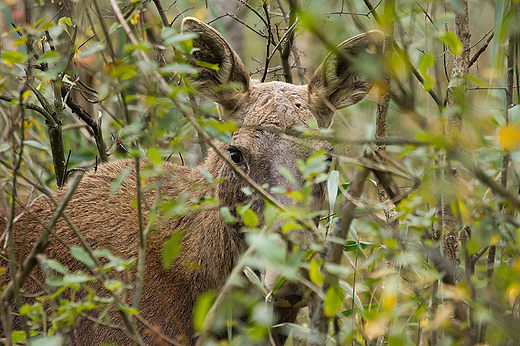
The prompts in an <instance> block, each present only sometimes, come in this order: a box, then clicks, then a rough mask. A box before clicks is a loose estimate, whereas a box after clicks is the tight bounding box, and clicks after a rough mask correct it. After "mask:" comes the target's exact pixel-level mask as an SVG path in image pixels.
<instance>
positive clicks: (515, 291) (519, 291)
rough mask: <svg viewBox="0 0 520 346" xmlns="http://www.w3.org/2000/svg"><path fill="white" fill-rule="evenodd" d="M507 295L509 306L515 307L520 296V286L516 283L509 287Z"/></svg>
mask: <svg viewBox="0 0 520 346" xmlns="http://www.w3.org/2000/svg"><path fill="white" fill-rule="evenodd" d="M506 294H507V300H508V301H509V304H511V305H514V304H515V302H516V298H517V297H518V296H519V295H520V285H519V284H518V283H516V282H515V283H513V284H511V285H509V287H508V288H507V289H506Z"/></svg>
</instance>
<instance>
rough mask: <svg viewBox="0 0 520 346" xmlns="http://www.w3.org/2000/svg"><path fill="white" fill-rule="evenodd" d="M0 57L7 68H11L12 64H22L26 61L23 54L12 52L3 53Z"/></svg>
mask: <svg viewBox="0 0 520 346" xmlns="http://www.w3.org/2000/svg"><path fill="white" fill-rule="evenodd" d="M0 56H1V57H2V60H3V61H4V62H5V63H6V64H8V65H9V66H12V64H23V63H25V62H26V61H27V57H26V56H25V54H22V53H20V52H15V51H12V50H6V51H3V52H2V54H1V55H0Z"/></svg>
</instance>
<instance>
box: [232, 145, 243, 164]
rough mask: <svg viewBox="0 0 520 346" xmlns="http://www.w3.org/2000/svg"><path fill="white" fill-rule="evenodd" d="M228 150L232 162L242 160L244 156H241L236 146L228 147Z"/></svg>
mask: <svg viewBox="0 0 520 346" xmlns="http://www.w3.org/2000/svg"><path fill="white" fill-rule="evenodd" d="M228 151H229V153H230V156H231V161H233V162H234V163H241V162H242V161H244V157H243V156H242V153H241V152H240V150H238V149H237V148H235V147H230V148H229V149H228Z"/></svg>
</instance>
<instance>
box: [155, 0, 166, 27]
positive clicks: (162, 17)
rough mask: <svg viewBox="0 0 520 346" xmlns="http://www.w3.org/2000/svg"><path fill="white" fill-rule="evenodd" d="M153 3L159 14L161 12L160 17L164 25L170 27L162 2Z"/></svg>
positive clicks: (157, 0) (156, 0)
mask: <svg viewBox="0 0 520 346" xmlns="http://www.w3.org/2000/svg"><path fill="white" fill-rule="evenodd" d="M153 3H154V4H155V7H156V8H157V12H159V15H160V16H161V20H162V22H163V25H164V26H170V24H168V17H166V13H165V12H164V8H163V7H162V4H161V0H153Z"/></svg>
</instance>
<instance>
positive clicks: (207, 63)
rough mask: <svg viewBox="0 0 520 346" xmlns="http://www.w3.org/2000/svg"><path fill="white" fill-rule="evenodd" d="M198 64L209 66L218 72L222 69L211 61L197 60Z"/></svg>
mask: <svg viewBox="0 0 520 346" xmlns="http://www.w3.org/2000/svg"><path fill="white" fill-rule="evenodd" d="M197 66H201V67H205V68H209V69H210V70H213V71H217V72H218V71H219V70H220V67H219V66H218V64H211V63H209V62H205V61H198V60H197Z"/></svg>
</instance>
